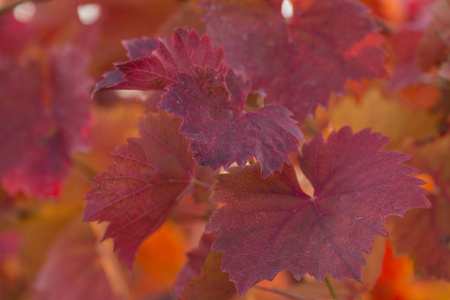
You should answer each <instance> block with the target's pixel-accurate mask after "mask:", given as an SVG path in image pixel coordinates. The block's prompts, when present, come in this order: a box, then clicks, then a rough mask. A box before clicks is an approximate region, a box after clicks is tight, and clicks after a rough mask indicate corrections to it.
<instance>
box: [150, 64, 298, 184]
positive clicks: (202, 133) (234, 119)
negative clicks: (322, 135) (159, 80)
mask: <svg viewBox="0 0 450 300" xmlns="http://www.w3.org/2000/svg"><path fill="white" fill-rule="evenodd" d="M178 80H179V82H178V83H176V84H173V85H170V86H169V87H168V88H167V89H168V91H167V92H166V93H165V94H164V95H163V96H162V99H161V102H160V103H159V104H158V108H159V109H162V110H165V111H167V112H169V113H171V114H173V115H175V116H180V117H183V119H184V121H183V124H182V125H181V127H180V133H181V134H186V135H187V138H189V139H192V144H191V145H190V148H189V150H191V151H192V152H194V158H195V160H196V162H197V163H198V164H199V165H202V166H209V167H210V168H211V169H217V168H219V167H220V166H224V167H225V168H228V167H229V166H230V165H231V164H232V163H233V162H236V163H237V164H238V166H239V167H241V168H243V167H244V166H245V164H246V163H247V161H248V160H249V159H251V158H253V157H256V158H257V159H258V160H259V161H260V162H261V166H262V175H263V176H264V177H267V176H268V175H269V174H271V173H273V172H274V171H275V170H279V171H281V169H282V167H283V163H284V162H286V163H289V158H288V154H289V153H298V146H299V142H298V139H303V135H302V133H301V131H300V129H299V128H298V126H297V124H296V122H295V121H294V120H293V119H292V118H291V112H290V111H289V110H287V109H286V108H284V107H282V106H266V107H263V108H262V109H260V110H258V111H257V112H245V111H244V102H245V99H246V98H247V95H248V92H249V89H250V83H249V82H248V81H244V79H243V78H242V77H241V76H239V75H236V74H235V73H234V72H233V70H231V69H229V68H227V66H226V65H225V64H222V66H221V68H220V69H216V70H214V69H211V68H207V69H204V68H196V69H195V70H194V74H185V73H182V74H179V75H178Z"/></svg>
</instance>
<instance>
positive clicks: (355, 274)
mask: <svg viewBox="0 0 450 300" xmlns="http://www.w3.org/2000/svg"><path fill="white" fill-rule="evenodd" d="M388 140H389V139H388V138H386V137H382V136H381V135H380V134H373V133H370V130H363V131H361V132H359V133H356V134H353V133H352V132H351V130H350V128H349V127H344V128H343V129H341V130H340V131H338V132H333V133H331V134H330V136H329V138H328V139H327V141H326V142H325V141H324V140H323V138H322V137H321V136H317V137H315V138H314V139H313V140H312V141H311V142H310V143H308V144H305V145H304V146H303V149H302V155H301V156H299V157H298V161H299V165H300V167H301V170H302V171H303V173H304V174H305V176H306V177H307V178H308V179H309V181H310V182H311V184H312V186H313V187H314V195H313V196H312V197H311V196H308V195H306V194H305V193H304V192H303V191H302V189H301V188H300V186H299V183H298V181H297V178H296V176H295V171H294V169H293V168H292V167H287V166H286V167H285V168H284V169H283V172H282V173H281V174H279V173H275V174H274V175H273V176H270V177H268V178H267V179H261V178H260V177H259V176H258V173H259V168H260V167H259V165H257V164H255V165H252V166H250V167H247V168H245V169H244V170H243V171H241V170H239V169H230V171H229V172H230V174H224V175H220V176H219V179H218V180H219V181H218V184H217V186H216V188H215V190H214V193H213V196H212V200H213V201H215V202H221V203H224V204H225V205H224V206H223V207H222V208H220V209H219V210H217V211H216V213H215V214H214V215H213V216H212V218H211V220H210V222H209V223H208V224H207V230H217V233H216V235H217V239H216V241H215V242H214V243H213V246H212V250H213V251H218V252H224V257H223V260H222V270H223V271H224V272H228V273H229V274H230V280H231V281H233V282H234V283H235V284H236V288H237V291H238V292H239V294H240V295H243V294H244V293H245V292H246V291H247V290H248V289H249V288H250V287H252V286H253V285H254V284H255V283H257V282H258V281H261V280H264V279H267V280H272V279H273V278H274V277H275V275H276V274H277V273H278V272H280V271H281V270H289V271H291V272H292V274H293V275H294V277H295V278H296V279H297V280H300V279H301V278H302V277H303V275H304V274H305V273H309V274H310V275H312V276H313V277H315V278H316V279H318V280H320V281H321V280H323V279H324V278H325V276H326V275H327V274H330V275H331V276H333V277H334V278H336V279H337V280H339V279H341V278H343V277H349V278H353V279H356V280H360V279H361V266H362V265H363V264H364V256H363V255H364V253H369V252H370V249H371V246H370V243H371V242H372V239H373V237H374V236H375V235H381V236H387V232H386V230H385V217H386V216H388V215H399V216H404V213H405V211H406V210H408V209H410V208H413V207H429V206H430V204H429V202H428V200H427V198H426V197H425V193H426V191H425V190H424V189H422V188H421V187H420V184H421V183H422V181H421V180H419V179H417V178H414V177H411V176H409V175H411V174H413V173H416V170H415V169H414V168H411V167H409V166H405V165H399V163H400V162H402V161H404V160H406V159H409V158H410V157H409V155H405V154H400V153H395V152H392V151H380V150H381V148H382V147H383V146H385V145H386V144H387V143H388Z"/></svg>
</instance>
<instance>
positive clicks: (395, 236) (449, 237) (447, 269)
mask: <svg viewBox="0 0 450 300" xmlns="http://www.w3.org/2000/svg"><path fill="white" fill-rule="evenodd" d="M430 201H431V203H432V204H433V209H432V210H429V209H427V210H425V209H413V210H411V211H409V212H407V213H406V219H401V218H392V219H390V221H389V225H390V230H389V232H390V234H391V238H392V246H393V248H394V249H395V254H396V255H397V256H401V255H405V254H406V255H409V256H410V257H411V258H412V259H413V261H414V269H415V270H416V272H418V273H419V274H421V275H425V276H427V277H430V278H431V277H437V278H439V279H445V280H450V248H449V245H450V221H449V220H450V200H449V199H446V198H442V197H430Z"/></svg>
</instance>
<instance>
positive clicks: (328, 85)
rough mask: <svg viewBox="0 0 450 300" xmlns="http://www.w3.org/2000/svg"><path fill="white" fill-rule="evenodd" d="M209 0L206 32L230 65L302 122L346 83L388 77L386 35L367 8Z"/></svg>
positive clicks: (339, 0)
mask: <svg viewBox="0 0 450 300" xmlns="http://www.w3.org/2000/svg"><path fill="white" fill-rule="evenodd" d="M281 3H282V1H281V0H274V1H264V0H251V1H250V0H245V1H242V0H231V1H224V0H206V1H203V3H202V6H203V7H204V8H205V9H206V10H207V14H206V17H205V20H206V22H207V32H208V34H209V36H210V37H211V39H212V41H213V42H214V43H215V44H216V45H222V46H223V47H224V49H225V56H226V58H227V61H229V62H230V65H231V66H232V67H233V68H235V69H236V70H239V71H242V72H245V74H246V75H248V76H249V78H250V79H251V80H252V83H253V89H254V90H255V91H258V92H260V93H261V94H263V95H264V96H266V103H271V104H279V105H284V106H286V107H287V108H288V109H290V110H291V111H292V112H293V113H294V114H295V116H296V118H297V120H298V121H299V122H302V121H303V120H304V119H305V118H306V117H307V116H308V115H311V114H313V113H314V111H315V108H316V107H317V106H318V105H322V106H326V104H327V102H328V98H329V96H330V94H331V93H332V92H336V93H339V92H342V91H343V89H344V85H345V81H346V80H361V79H363V78H374V77H378V76H382V75H384V69H383V66H384V57H385V55H384V52H383V50H382V49H381V47H380V43H381V42H382V37H381V36H380V35H378V34H375V30H376V26H375V24H374V22H373V21H372V20H371V19H370V18H369V17H368V16H367V10H368V9H367V8H366V7H365V6H363V5H362V4H360V3H358V2H354V1H349V0H312V1H305V0H297V1H293V4H294V15H293V17H292V19H291V20H289V21H286V20H285V19H284V18H283V17H282V15H281V9H280V8H281Z"/></svg>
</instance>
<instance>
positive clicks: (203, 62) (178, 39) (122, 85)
mask: <svg viewBox="0 0 450 300" xmlns="http://www.w3.org/2000/svg"><path fill="white" fill-rule="evenodd" d="M124 46H125V47H126V48H127V50H128V55H129V57H130V59H131V60H130V61H128V62H124V63H117V64H115V67H116V69H117V70H115V71H112V72H109V73H106V74H105V79H104V80H103V81H101V82H99V83H98V84H97V86H96V87H95V90H94V92H97V91H99V90H118V89H137V90H163V89H164V88H165V87H166V86H167V85H169V84H171V83H176V82H178V79H177V73H179V72H184V73H188V74H192V73H193V70H192V66H193V65H199V66H211V67H217V66H218V65H219V64H220V62H221V61H222V59H223V50H222V48H218V49H214V48H213V46H212V45H211V42H210V41H209V38H208V36H206V35H203V36H201V37H199V36H198V34H197V32H196V31H195V30H188V29H187V28H185V29H181V28H177V29H175V31H174V37H173V39H169V38H159V39H158V47H157V48H156V47H155V46H156V45H155V44H154V41H152V40H151V39H148V38H147V39H146V38H144V39H143V40H142V41H140V42H138V41H136V40H132V41H129V42H125V43H124ZM140 55H147V57H140Z"/></svg>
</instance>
